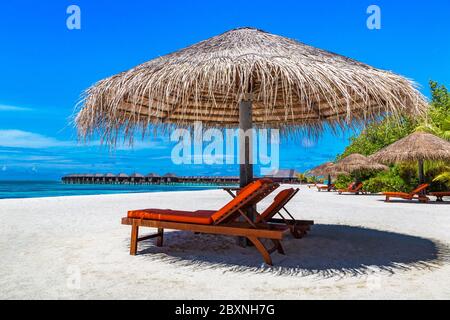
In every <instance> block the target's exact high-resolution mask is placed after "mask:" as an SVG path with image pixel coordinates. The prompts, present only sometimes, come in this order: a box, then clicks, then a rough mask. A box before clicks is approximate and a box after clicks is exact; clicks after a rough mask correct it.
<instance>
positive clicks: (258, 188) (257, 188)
mask: <svg viewBox="0 0 450 320" xmlns="http://www.w3.org/2000/svg"><path fill="white" fill-rule="evenodd" d="M271 185H273V181H272V180H270V179H260V180H256V181H254V182H252V183H250V184H249V185H247V186H246V187H244V188H242V189H241V190H240V191H239V193H238V194H237V196H236V197H235V198H234V199H233V200H231V201H230V202H228V203H227V204H226V205H225V206H223V207H222V208H221V209H220V210H218V211H217V212H216V213H214V214H213V215H212V216H211V218H212V219H213V221H214V222H217V221H220V220H223V219H224V218H225V217H226V216H228V215H231V214H232V213H235V212H237V211H238V210H239V209H242V208H244V207H245V206H248V205H253V204H255V201H254V200H255V199H256V198H257V199H258V200H259V201H261V200H262V198H261V195H265V196H267V195H268V193H267V192H265V191H266V190H267V189H268V188H270V187H271ZM266 193H267V194H266Z"/></svg>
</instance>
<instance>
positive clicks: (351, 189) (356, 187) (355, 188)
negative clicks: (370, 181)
mask: <svg viewBox="0 0 450 320" xmlns="http://www.w3.org/2000/svg"><path fill="white" fill-rule="evenodd" d="M362 187H363V184H362V183H356V182H352V183H350V184H349V185H348V187H347V189H339V190H338V193H339V194H343V193H344V192H348V193H354V194H360V193H362V190H361V189H362Z"/></svg>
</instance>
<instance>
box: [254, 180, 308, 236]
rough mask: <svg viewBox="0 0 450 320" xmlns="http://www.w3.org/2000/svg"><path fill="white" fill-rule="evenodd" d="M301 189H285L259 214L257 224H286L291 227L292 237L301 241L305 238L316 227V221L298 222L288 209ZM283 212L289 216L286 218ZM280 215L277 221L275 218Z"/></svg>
mask: <svg viewBox="0 0 450 320" xmlns="http://www.w3.org/2000/svg"><path fill="white" fill-rule="evenodd" d="M299 191H300V190H299V189H294V188H290V189H285V190H283V191H281V192H280V193H279V194H277V196H276V197H275V199H274V201H273V203H272V204H271V205H270V206H269V207H267V209H266V210H264V211H263V212H262V213H261V214H258V215H257V217H256V222H257V223H258V222H267V223H269V224H285V225H287V226H289V228H290V230H291V233H292V235H293V236H294V238H297V239H300V238H303V236H304V235H306V233H307V232H308V231H309V230H310V229H311V226H312V225H314V221H307V220H296V219H295V218H294V217H293V216H292V214H291V213H290V212H289V211H288V210H287V209H286V204H287V203H288V202H289V201H291V199H292V198H294V197H295V195H296V194H297V193H298V192H299ZM281 210H284V213H285V214H287V215H288V216H289V218H286V217H285V216H284V215H283V214H282V213H281ZM276 215H279V216H280V217H281V219H275V218H274V217H275V216H276Z"/></svg>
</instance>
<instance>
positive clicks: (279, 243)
mask: <svg viewBox="0 0 450 320" xmlns="http://www.w3.org/2000/svg"><path fill="white" fill-rule="evenodd" d="M272 242H273V244H274V245H275V247H276V248H277V251H278V253H279V254H282V255H286V253H285V252H284V249H283V246H282V245H281V242H280V240H272Z"/></svg>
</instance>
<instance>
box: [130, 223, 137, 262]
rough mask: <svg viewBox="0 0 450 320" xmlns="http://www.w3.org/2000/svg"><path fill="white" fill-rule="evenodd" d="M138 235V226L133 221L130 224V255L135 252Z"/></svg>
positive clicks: (133, 254)
mask: <svg viewBox="0 0 450 320" xmlns="http://www.w3.org/2000/svg"><path fill="white" fill-rule="evenodd" d="M138 236H139V226H138V225H137V224H136V223H134V222H133V224H132V225H131V244H130V254H131V255H132V256H135V255H136V252H137V244H138Z"/></svg>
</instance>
